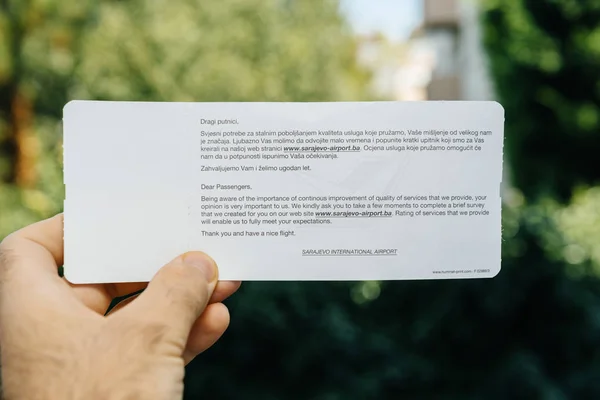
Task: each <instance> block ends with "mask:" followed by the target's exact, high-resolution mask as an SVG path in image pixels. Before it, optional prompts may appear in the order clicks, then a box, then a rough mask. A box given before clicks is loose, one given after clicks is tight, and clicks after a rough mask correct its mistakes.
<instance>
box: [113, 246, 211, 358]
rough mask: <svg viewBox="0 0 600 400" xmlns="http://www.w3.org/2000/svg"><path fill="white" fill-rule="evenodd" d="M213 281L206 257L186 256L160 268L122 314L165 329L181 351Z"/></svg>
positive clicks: (196, 253) (200, 255)
mask: <svg viewBox="0 0 600 400" xmlns="http://www.w3.org/2000/svg"><path fill="white" fill-rule="evenodd" d="M217 278H218V270H217V266H216V264H215V262H214V261H213V260H212V259H211V258H210V257H209V256H207V255H206V254H204V253H200V252H190V253H186V254H184V255H182V256H180V257H178V258H176V259H175V260H173V261H171V262H170V263H169V264H167V265H166V266H164V267H162V268H161V269H160V270H159V271H158V273H157V274H156V275H155V277H154V278H153V279H152V281H151V282H150V283H149V284H148V287H147V288H146V290H144V292H143V293H142V294H140V295H139V297H138V298H137V299H136V300H135V301H134V302H132V303H131V304H130V305H129V306H128V307H127V308H126V309H124V310H123V311H125V310H127V313H128V314H129V313H134V316H132V317H131V318H134V319H136V320H142V321H149V322H152V323H158V324H159V325H162V326H165V327H167V328H168V330H169V331H170V332H172V333H173V334H174V335H175V337H173V339H175V340H176V341H177V343H180V344H181V347H182V349H183V348H184V347H185V344H186V341H187V338H188V335H189V333H190V331H191V329H192V326H193V325H194V322H195V321H196V319H198V317H199V316H200V315H202V313H203V312H204V309H205V308H206V306H207V304H208V301H209V299H210V297H211V296H212V293H213V291H214V289H215V286H216V285H217ZM117 314H118V313H117ZM130 315H131V314H130ZM122 316H123V317H125V316H126V315H122Z"/></svg>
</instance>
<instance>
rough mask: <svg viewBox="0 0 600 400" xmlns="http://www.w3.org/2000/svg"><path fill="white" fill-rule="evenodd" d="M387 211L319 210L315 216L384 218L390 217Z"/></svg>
mask: <svg viewBox="0 0 600 400" xmlns="http://www.w3.org/2000/svg"><path fill="white" fill-rule="evenodd" d="M391 216H392V213H391V212H389V211H319V212H315V217H316V218H377V217H379V218H382V217H383V218H386V217H388V218H389V217H391Z"/></svg>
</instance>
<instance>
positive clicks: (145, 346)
mask: <svg viewBox="0 0 600 400" xmlns="http://www.w3.org/2000/svg"><path fill="white" fill-rule="evenodd" d="M62 237H63V220H62V215H57V216H56V217H53V218H50V219H48V220H45V221H42V222H38V223H36V224H33V225H30V226H28V227H26V228H24V229H22V230H20V231H17V232H15V233H13V234H12V235H10V236H8V237H7V238H6V239H5V240H4V241H2V243H1V244H0V350H1V366H2V391H3V398H4V399H7V400H12V399H115V400H121V399H150V400H153V399H161V400H162V399H169V400H170V399H180V398H181V397H182V395H183V376H184V366H185V365H186V364H187V363H189V362H190V361H191V360H192V359H193V358H194V357H196V356H197V355H198V354H200V353H202V352H203V351H205V350H206V349H208V348H209V347H210V346H212V345H213V344H214V343H215V342H216V341H217V340H218V339H219V338H220V337H221V336H222V335H223V333H224V332H225V330H226V329H227V327H228V325H229V312H228V310H227V307H226V306H225V305H223V304H222V301H223V300H225V299H226V298H227V297H229V296H230V295H231V294H233V293H234V292H235V291H236V290H237V289H238V288H239V286H240V282H219V281H218V268H217V266H216V265H215V263H214V261H213V260H212V259H211V258H210V257H208V256H207V255H205V254H204V253H199V252H190V253H186V254H184V255H182V256H180V257H177V258H176V259H175V260H173V261H172V262H170V263H169V264H167V265H166V266H164V267H163V268H162V269H161V270H160V271H159V272H158V273H157V274H156V276H155V277H154V279H153V280H152V281H151V282H150V283H149V284H146V283H139V284H137V283H136V284H109V285H72V284H70V283H69V282H68V281H66V280H65V279H63V278H61V277H59V275H58V272H57V271H58V266H60V265H62V262H63V261H62V259H63V241H62ZM107 251H110V250H109V249H107ZM116 262H118V260H116ZM141 289H145V290H144V291H143V292H142V293H141V294H140V295H138V296H136V297H135V298H131V299H129V300H127V301H126V302H124V303H122V304H119V306H117V307H116V308H114V309H113V310H111V312H110V313H109V314H108V315H106V316H105V315H104V314H105V313H106V311H107V308H108V307H109V305H110V303H111V301H112V300H113V299H115V298H117V297H121V296H124V295H127V294H129V293H133V292H136V291H138V290H141Z"/></svg>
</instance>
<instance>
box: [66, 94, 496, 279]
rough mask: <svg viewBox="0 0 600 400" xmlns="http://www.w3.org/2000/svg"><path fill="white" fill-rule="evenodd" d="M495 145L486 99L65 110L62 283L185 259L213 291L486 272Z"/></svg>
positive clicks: (492, 237) (146, 273)
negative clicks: (199, 265)
mask: <svg viewBox="0 0 600 400" xmlns="http://www.w3.org/2000/svg"><path fill="white" fill-rule="evenodd" d="M503 138H504V111H503V108H502V107H501V106H500V105H499V104H498V103H496V102H356V103H351V102H347V103H343V102H342V103H142V102H96V101H74V102H71V103H69V104H68V105H67V106H66V107H65V110H64V168H65V170H64V177H65V178H64V179H65V185H66V199H65V276H66V278H67V279H68V280H70V281H71V282H74V283H106V282H138V281H148V280H150V279H152V277H153V275H154V274H155V273H156V272H157V271H158V269H159V268H160V267H161V266H162V265H164V264H165V263H167V262H168V261H170V260H171V259H173V258H175V257H176V256H178V255H179V254H182V253H184V252H186V251H192V250H198V251H204V252H206V253H208V254H209V255H211V256H212V257H213V258H214V259H215V261H216V262H217V263H218V265H219V271H220V279H222V280H397V279H458V278H489V277H493V276H495V275H496V274H497V273H498V272H499V271H500V261H501V252H500V247H501V217H500V213H501V199H500V184H501V180H502V151H503Z"/></svg>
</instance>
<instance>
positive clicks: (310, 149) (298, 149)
mask: <svg viewBox="0 0 600 400" xmlns="http://www.w3.org/2000/svg"><path fill="white" fill-rule="evenodd" d="M283 151H284V152H286V153H317V152H325V153H327V152H329V153H340V152H346V151H360V147H358V146H284V147H283Z"/></svg>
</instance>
